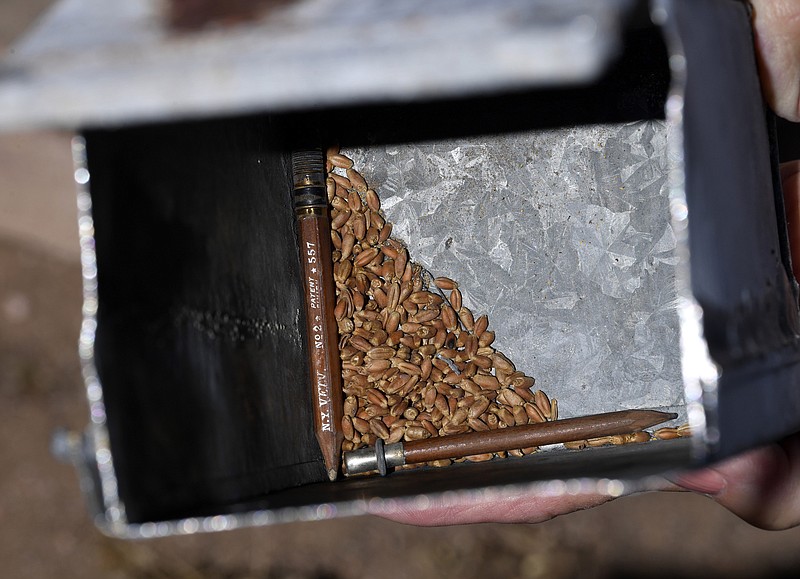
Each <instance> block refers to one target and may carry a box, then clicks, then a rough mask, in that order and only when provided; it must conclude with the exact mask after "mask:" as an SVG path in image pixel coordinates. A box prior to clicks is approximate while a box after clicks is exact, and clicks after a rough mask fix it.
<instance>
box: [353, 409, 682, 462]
mask: <svg viewBox="0 0 800 579" xmlns="http://www.w3.org/2000/svg"><path fill="white" fill-rule="evenodd" d="M677 416H678V415H677V414H672V413H667V412H659V411H657V410H621V411H618V412H608V413H605V414H592V415H589V416H580V417H577V418H567V419H564V420H555V421H553V422H543V423H539V424H528V425H524V426H511V427H508V428H502V429H497V430H489V431H485V432H469V433H465V434H456V435H452V436H438V437H433V438H428V439H425V440H414V441H411V442H405V443H403V442H399V443H395V444H388V445H385V446H384V445H383V444H382V441H380V442H379V443H378V444H376V446H375V448H369V449H362V450H357V451H353V452H349V453H345V467H346V470H347V474H358V473H360V472H367V471H370V470H378V471H380V472H381V474H385V471H386V469H388V468H391V467H394V466H400V465H402V464H415V463H422V462H429V461H434V460H443V459H448V458H450V459H452V458H461V457H464V456H471V455H476V454H485V453H490V452H500V451H503V450H512V449H515V448H529V447H532V446H543V445H546V444H557V443H563V442H571V441H574V440H584V439H588V438H597V437H600V436H612V435H615V434H627V433H630V432H636V431H638V430H642V429H644V428H648V427H650V426H654V425H656V424H660V423H662V422H666V421H667V420H673V419H675V418H677Z"/></svg>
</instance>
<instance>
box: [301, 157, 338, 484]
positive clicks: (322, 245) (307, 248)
mask: <svg viewBox="0 0 800 579" xmlns="http://www.w3.org/2000/svg"><path fill="white" fill-rule="evenodd" d="M292 175H293V181H294V208H295V215H296V217H297V229H298V232H299V238H300V260H301V262H302V266H303V286H304V289H305V292H304V293H305V303H306V339H307V344H308V355H309V362H310V363H309V367H310V373H311V385H312V399H313V403H314V429H315V434H316V437H317V442H318V443H319V447H320V450H321V451H322V457H323V459H324V460H325V469H326V470H327V472H328V478H330V480H332V481H333V480H336V477H337V475H338V472H339V463H340V456H341V446H342V441H343V440H344V436H343V435H342V431H341V423H342V384H341V380H342V375H341V371H340V366H339V346H338V332H337V326H336V318H335V316H334V313H333V309H334V305H335V303H334V302H335V293H334V291H335V290H334V285H333V261H332V259H331V233H330V222H329V219H328V197H327V192H326V188H325V177H326V175H325V159H324V156H323V152H322V151H321V150H304V151H296V152H294V153H292Z"/></svg>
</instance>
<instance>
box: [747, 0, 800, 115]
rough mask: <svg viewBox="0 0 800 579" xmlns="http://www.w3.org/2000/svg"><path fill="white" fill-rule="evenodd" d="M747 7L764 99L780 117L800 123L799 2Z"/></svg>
mask: <svg viewBox="0 0 800 579" xmlns="http://www.w3.org/2000/svg"><path fill="white" fill-rule="evenodd" d="M750 4H751V5H752V7H753V35H754V39H755V45H756V56H757V59H758V66H759V72H760V74H761V84H762V87H763V89H764V96H765V98H766V99H767V102H768V103H769V104H770V106H771V107H772V108H773V110H774V111H775V112H776V113H777V114H778V115H779V116H781V117H784V118H786V119H788V120H790V121H795V122H797V121H800V1H798V0H750Z"/></svg>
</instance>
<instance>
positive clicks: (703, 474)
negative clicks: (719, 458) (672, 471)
mask: <svg viewBox="0 0 800 579" xmlns="http://www.w3.org/2000/svg"><path fill="white" fill-rule="evenodd" d="M672 482H674V483H675V484H676V485H678V486H682V487H683V488H685V489H688V490H690V491H695V492H698V493H703V494H704V495H711V496H714V495H718V494H720V493H721V492H722V491H724V490H725V487H726V486H727V484H728V482H727V481H726V480H725V477H723V476H722V475H721V474H720V473H719V472H717V471H716V470H714V469H712V468H705V469H703V470H696V471H692V472H684V473H681V474H679V475H676V476H674V477H672Z"/></svg>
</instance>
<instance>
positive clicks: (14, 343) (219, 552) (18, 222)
mask: <svg viewBox="0 0 800 579" xmlns="http://www.w3.org/2000/svg"><path fill="white" fill-rule="evenodd" d="M44 4H46V2H45V1H44V0H38V1H37V2H28V1H26V0H4V2H3V3H2V6H0V35H2V37H1V38H0V42H2V44H0V46H2V45H3V44H7V43H8V40H9V38H10V37H13V35H14V34H15V33H16V31H17V30H19V29H20V28H21V27H23V26H24V25H26V24H27V23H28V22H29V21H30V19H31V18H32V17H33V16H34V15H35V14H36V12H37V9H38V8H41V6H42V5H44ZM68 144H69V136H68V135H61V134H28V135H5V136H2V138H0V576H2V577H13V578H27V577H31V578H43V577H60V578H65V579H67V578H71V577H75V578H78V577H80V578H83V579H91V578H95V577H97V578H99V577H111V578H161V577H178V578H194V577H211V578H229V579H233V578H255V577H263V578H270V579H300V578H306V579H333V578H341V579H345V578H356V577H376V576H380V577H385V578H393V577H414V578H418V579H419V578H427V577H461V578H464V579H468V578H471V577H476V578H477V577H523V578H531V579H533V578H539V577H542V578H544V577H547V578H556V579H557V578H562V577H563V578H567V577H586V578H594V577H597V578H605V577H609V578H611V577H650V578H659V577H664V578H672V579H676V578H680V577H704V578H715V577H726V578H759V577H764V578H767V577H781V576H783V577H794V576H796V574H797V572H798V571H800V550H798V549H797V546H798V544H800V529H794V530H790V531H783V532H766V531H760V530H757V529H754V528H753V527H751V526H749V525H747V524H746V523H743V522H741V521H739V520H738V519H736V518H735V517H734V516H732V515H731V514H730V513H728V512H727V511H725V510H723V509H721V508H719V507H717V506H716V505H715V504H713V503H712V502H711V501H709V500H708V499H706V498H704V497H700V496H696V495H690V494H688V493H671V494H647V495H641V496H635V497H628V498H624V499H620V500H617V501H614V502H613V503H610V504H607V505H604V506H602V507H599V508H596V509H592V510H589V511H583V512H578V513H573V514H571V515H567V516H563V517H560V518H557V519H555V520H552V521H549V522H547V523H544V524H539V525H469V526H461V527H447V528H433V529H426V528H415V527H409V526H404V525H399V524H396V523H391V522H388V521H383V520H380V519H377V518H372V517H362V518H357V519H345V520H337V521H329V522H322V523H301V524H290V525H285V526H281V527H275V528H258V529H248V530H239V531H232V532H224V533H218V534H211V535H199V536H192V537H174V538H168V539H160V540H151V541H140V542H124V541H119V540H114V539H109V538H106V537H104V536H103V535H101V534H100V533H99V532H97V530H96V529H95V528H94V527H93V526H92V524H91V522H90V521H89V518H88V516H87V514H86V511H85V509H84V504H83V499H82V497H81V495H80V492H79V489H78V484H77V480H76V477H75V473H74V472H73V471H72V469H71V467H68V466H64V465H61V464H59V463H57V462H56V461H55V460H53V459H52V458H51V457H50V455H49V452H48V444H49V439H50V436H51V433H52V431H53V430H54V429H55V428H56V427H59V426H66V427H69V428H74V429H80V428H82V427H83V425H84V424H85V423H86V421H87V414H86V412H87V411H86V404H85V402H84V399H83V387H82V384H81V381H80V375H79V367H78V362H77V354H76V349H77V347H76V344H77V335H78V327H79V323H80V293H81V290H80V270H79V264H78V253H77V236H76V234H75V231H76V227H75V224H74V221H75V209H74V206H75V204H74V192H73V187H72V183H71V167H70V161H69V150H68Z"/></svg>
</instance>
